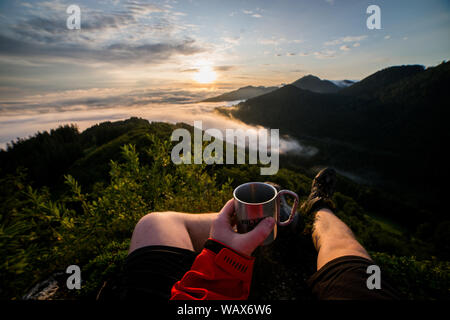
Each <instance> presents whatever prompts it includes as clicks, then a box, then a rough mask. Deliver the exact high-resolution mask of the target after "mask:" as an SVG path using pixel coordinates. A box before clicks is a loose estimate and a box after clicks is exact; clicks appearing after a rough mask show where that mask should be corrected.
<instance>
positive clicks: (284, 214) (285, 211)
mask: <svg viewBox="0 0 450 320" xmlns="http://www.w3.org/2000/svg"><path fill="white" fill-rule="evenodd" d="M264 183H267V184H270V185H271V186H273V187H275V189H277V191H278V192H279V191H280V190H281V187H280V185H279V184H276V183H274V182H271V181H266V182H264ZM291 210H292V207H290V206H289V205H288V204H287V202H286V198H285V197H284V195H283V194H282V195H280V221H286V220H288V219H289V216H290V214H291Z"/></svg>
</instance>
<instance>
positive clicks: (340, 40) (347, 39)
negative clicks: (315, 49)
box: [324, 35, 367, 46]
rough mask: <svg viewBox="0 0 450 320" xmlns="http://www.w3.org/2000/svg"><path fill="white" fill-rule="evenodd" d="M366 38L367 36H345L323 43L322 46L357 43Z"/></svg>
mask: <svg viewBox="0 0 450 320" xmlns="http://www.w3.org/2000/svg"><path fill="white" fill-rule="evenodd" d="M366 38H367V35H360V36H346V37H341V38H338V39H334V40H331V41H327V42H324V45H325V46H335V45H341V44H344V43H351V42H359V41H362V40H365V39H366Z"/></svg>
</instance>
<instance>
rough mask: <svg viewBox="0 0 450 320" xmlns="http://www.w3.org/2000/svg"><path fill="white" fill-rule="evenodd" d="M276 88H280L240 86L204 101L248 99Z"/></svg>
mask: <svg viewBox="0 0 450 320" xmlns="http://www.w3.org/2000/svg"><path fill="white" fill-rule="evenodd" d="M276 89H278V87H263V86H259V87H254V86H247V87H242V88H239V89H237V90H234V91H231V92H227V93H224V94H221V95H220V96H217V97H212V98H208V99H205V100H203V101H202V102H221V101H236V100H247V99H250V98H254V97H257V96H260V95H263V94H266V93H269V92H272V91H274V90H276Z"/></svg>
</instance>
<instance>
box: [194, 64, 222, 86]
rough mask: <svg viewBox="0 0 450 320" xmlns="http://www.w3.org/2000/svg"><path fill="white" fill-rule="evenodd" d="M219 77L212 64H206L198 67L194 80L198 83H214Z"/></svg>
mask: <svg viewBox="0 0 450 320" xmlns="http://www.w3.org/2000/svg"><path fill="white" fill-rule="evenodd" d="M216 78H217V73H216V72H215V71H214V70H213V68H211V67H210V66H204V67H201V68H200V69H198V71H197V72H196V73H195V74H194V80H195V81H197V82H198V83H203V84H206V83H212V82H214V80H216Z"/></svg>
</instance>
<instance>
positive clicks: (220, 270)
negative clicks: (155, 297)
mask: <svg viewBox="0 0 450 320" xmlns="http://www.w3.org/2000/svg"><path fill="white" fill-rule="evenodd" d="M254 260H255V258H254V257H249V256H246V255H244V254H242V253H239V252H237V251H235V250H233V249H232V248H230V247H228V246H226V245H225V244H223V243H221V242H219V241H217V240H214V239H208V241H207V242H206V243H205V248H204V249H203V251H202V252H201V253H200V254H199V255H198V256H197V258H196V259H195V261H194V263H193V264H192V267H191V270H189V271H188V272H187V273H186V274H185V275H184V276H183V278H182V279H181V280H180V281H178V282H176V283H175V284H174V285H173V287H172V291H171V298H170V299H171V300H245V299H247V298H248V295H249V293H250V284H251V279H252V272H253V264H254Z"/></svg>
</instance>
